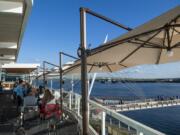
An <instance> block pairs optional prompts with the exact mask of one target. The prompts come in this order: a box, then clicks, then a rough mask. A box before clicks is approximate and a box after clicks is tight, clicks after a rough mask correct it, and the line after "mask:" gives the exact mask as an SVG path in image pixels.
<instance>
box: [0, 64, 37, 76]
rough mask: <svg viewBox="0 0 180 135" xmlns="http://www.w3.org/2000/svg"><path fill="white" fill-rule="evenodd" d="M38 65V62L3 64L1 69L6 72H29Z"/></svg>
mask: <svg viewBox="0 0 180 135" xmlns="http://www.w3.org/2000/svg"><path fill="white" fill-rule="evenodd" d="M39 66H40V64H4V65H2V70H3V71H4V72H6V73H7V74H29V73H31V72H32V71H34V70H35V69H37V68H38V67H39Z"/></svg>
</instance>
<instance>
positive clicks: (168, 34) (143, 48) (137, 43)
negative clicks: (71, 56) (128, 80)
mask: <svg viewBox="0 0 180 135" xmlns="http://www.w3.org/2000/svg"><path fill="white" fill-rule="evenodd" d="M179 60H180V6H177V7H175V8H174V9H172V10H170V11H168V12H166V13H164V14H162V15H160V16H158V17H156V18H154V19H152V20H151V21H149V22H147V23H145V24H143V25H141V26H139V27H137V28H135V29H133V30H131V31H129V32H128V33H126V34H124V35H122V36H120V37H118V38H116V39H114V40H111V41H109V42H107V43H106V44H103V45H101V46H99V47H97V48H95V49H92V50H90V53H89V54H88V57H87V63H88V66H87V71H88V72H113V71H117V70H121V69H124V68H127V67H132V66H136V65H141V64H160V63H168V62H176V61H179ZM80 68H81V67H80V60H77V61H76V62H75V63H74V64H73V65H72V66H71V67H70V68H68V69H66V71H65V72H64V73H65V74H66V73H68V74H72V73H80V71H81V70H80Z"/></svg>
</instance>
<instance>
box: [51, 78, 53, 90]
mask: <svg viewBox="0 0 180 135" xmlns="http://www.w3.org/2000/svg"><path fill="white" fill-rule="evenodd" d="M52 89H53V80H51V90H52Z"/></svg>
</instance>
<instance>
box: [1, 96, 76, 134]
mask: <svg viewBox="0 0 180 135" xmlns="http://www.w3.org/2000/svg"><path fill="white" fill-rule="evenodd" d="M11 96H12V94H11V93H0V135H16V134H15V130H16V129H17V126H16V125H17V123H16V121H17V117H18V111H17V107H16V105H15V104H14V103H13V101H12V99H11ZM43 125H45V128H43V130H40V128H42V127H43ZM46 127H47V123H46V122H44V121H42V120H40V119H39V118H38V117H35V118H34V119H31V120H27V121H25V123H24V129H25V132H26V134H27V135H49V132H50V130H49V129H48V128H46ZM31 131H33V132H31ZM34 131H36V132H34ZM54 133H56V135H78V128H77V122H76V121H75V120H73V119H71V118H69V119H67V120H65V121H63V122H62V123H60V124H59V125H58V126H57V130H56V132H51V135H53V134H54ZM20 135H21V134H20Z"/></svg>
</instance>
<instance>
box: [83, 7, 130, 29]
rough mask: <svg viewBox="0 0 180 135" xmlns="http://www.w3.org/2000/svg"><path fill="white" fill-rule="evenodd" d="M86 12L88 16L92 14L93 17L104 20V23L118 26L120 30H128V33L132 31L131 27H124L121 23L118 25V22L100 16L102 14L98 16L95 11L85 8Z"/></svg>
mask: <svg viewBox="0 0 180 135" xmlns="http://www.w3.org/2000/svg"><path fill="white" fill-rule="evenodd" d="M84 10H85V12H86V13H88V14H90V15H93V16H95V17H97V18H100V19H102V20H104V21H106V22H109V23H111V24H114V25H116V26H118V27H120V28H122V29H125V30H127V31H131V30H132V28H129V27H127V26H124V25H122V24H120V23H118V22H116V21H113V20H112V19H110V18H108V17H105V16H103V15H100V14H98V13H96V12H94V11H92V10H90V9H88V8H84Z"/></svg>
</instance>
